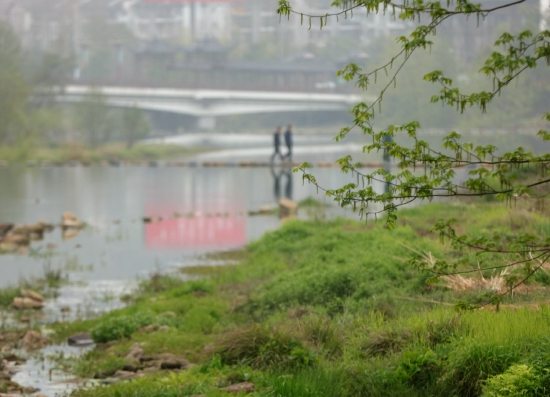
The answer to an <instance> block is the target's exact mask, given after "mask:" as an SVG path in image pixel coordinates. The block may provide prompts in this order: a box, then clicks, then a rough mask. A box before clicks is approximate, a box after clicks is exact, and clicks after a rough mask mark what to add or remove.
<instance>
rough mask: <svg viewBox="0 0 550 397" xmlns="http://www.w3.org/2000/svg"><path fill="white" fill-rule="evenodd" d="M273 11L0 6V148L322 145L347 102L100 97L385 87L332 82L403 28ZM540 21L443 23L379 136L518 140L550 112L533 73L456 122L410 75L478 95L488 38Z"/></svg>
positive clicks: (301, 6)
mask: <svg viewBox="0 0 550 397" xmlns="http://www.w3.org/2000/svg"><path fill="white" fill-rule="evenodd" d="M483 3H484V4H485V3H486V5H487V6H491V5H495V4H498V1H493V0H490V1H489V0H486V1H484V2H483ZM292 5H293V7H294V9H296V10H299V11H301V12H302V11H303V12H304V13H311V14H316V15H325V14H326V13H327V12H332V11H334V10H333V9H331V8H329V7H328V6H329V2H328V1H320V0H296V1H294V2H292ZM276 7H277V2H276V1H262V2H260V1H253V0H242V1H232V0H225V1H221V0H220V1H216V2H214V1H195V2H190V1H186V0H179V1H174V0H170V1H168V0H78V1H75V0H48V1H45V0H16V1H15V0H0V51H1V55H2V56H1V58H0V119H2V121H3V122H2V125H1V126H0V146H2V145H3V146H4V147H5V146H10V147H19V148H22V149H21V153H23V155H25V154H26V153H28V152H29V151H30V150H31V148H36V147H40V146H44V145H45V146H63V145H67V144H72V145H76V144H81V145H88V146H90V147H98V146H100V145H102V144H106V143H109V142H114V141H118V142H125V144H126V145H127V147H131V146H133V145H134V143H135V142H136V141H137V140H139V139H143V138H158V137H162V138H165V137H169V136H174V135H176V136H181V135H185V134H197V133H199V134H200V133H217V134H219V133H239V134H241V133H253V134H258V133H259V134H264V135H270V134H271V133H272V132H273V130H274V128H275V127H276V126H277V125H286V124H287V123H292V124H294V125H295V127H296V131H297V133H298V134H307V133H312V134H326V135H327V136H328V135H330V136H333V135H334V134H336V132H337V131H338V130H339V128H341V127H343V126H345V125H348V124H349V123H350V120H351V116H350V115H349V114H348V109H351V107H352V106H353V103H351V102H350V103H349V105H346V106H345V107H343V106H340V108H339V109H338V110H315V109H313V110H307V109H306V110H304V109H297V110H296V111H293V109H290V110H287V111H277V112H272V111H269V112H261V111H254V112H251V111H243V112H242V113H243V114H231V115H221V116H208V115H206V116H204V115H203V116H198V117H197V116H196V115H193V114H185V112H181V111H178V112H175V111H169V110H168V111H166V109H164V110H151V109H150V107H149V108H145V109H140V105H139V101H140V98H139V97H136V98H135V101H136V102H135V104H134V105H133V106H127V105H126V106H119V105H117V106H113V102H112V101H111V98H110V97H109V95H108V94H106V91H105V88H106V87H111V88H112V87H123V88H132V89H147V88H153V89H176V90H190V92H199V91H198V90H217V91H223V92H231V93H242V92H251V91H252V92H263V93H268V94H270V93H271V94H275V93H305V94H334V95H338V94H340V95H357V98H358V99H360V98H364V99H366V100H368V95H370V96H371V97H372V96H373V95H377V94H378V92H379V91H380V87H382V86H383V84H385V82H387V77H386V76H385V75H384V74H383V73H380V74H379V75H378V76H377V77H378V78H377V83H376V84H374V86H373V87H372V91H371V90H369V91H368V92H367V93H365V92H363V91H361V90H359V89H357V88H356V87H355V86H354V84H353V82H345V81H344V80H343V79H342V78H340V77H337V76H336V71H337V70H339V69H341V68H343V67H344V66H345V65H346V64H348V63H350V62H354V63H356V64H357V65H359V66H360V67H361V68H363V70H370V69H373V68H375V67H377V66H380V65H381V64H383V63H385V62H387V60H388V59H391V57H392V56H393V55H394V54H396V53H397V52H398V50H399V45H398V44H397V43H396V37H399V36H401V35H407V34H408V33H409V32H410V31H411V30H412V29H413V28H414V27H415V25H414V24H412V23H410V22H403V21H401V20H400V19H398V18H394V17H392V16H390V15H383V14H382V13H380V14H374V15H370V16H369V17H368V18H366V14H365V12H364V11H357V12H355V13H354V15H353V16H352V15H351V14H350V15H347V18H340V20H339V22H336V20H334V19H329V22H328V24H327V25H326V26H323V27H322V29H321V28H320V26H319V20H318V19H313V20H312V21H311V28H310V20H309V19H308V18H307V17H306V18H303V20H301V18H300V16H296V15H292V16H291V17H290V19H289V20H287V19H286V18H283V19H282V20H280V18H279V16H278V15H277V14H276ZM547 10H548V4H547V0H541V1H540V2H539V1H538V0H529V1H528V2H526V3H525V4H523V5H521V6H520V7H518V8H513V9H511V10H501V11H499V12H496V13H492V14H491V15H490V16H489V17H488V18H486V19H481V20H477V19H476V18H470V19H467V18H453V19H452V21H450V22H449V23H444V24H443V25H442V26H441V27H440V28H438V34H437V37H436V38H434V39H433V41H434V45H433V46H432V48H431V49H427V50H425V51H422V52H420V51H419V52H418V53H417V54H415V55H414V56H413V57H412V58H411V59H410V61H409V63H408V65H407V67H406V68H405V69H404V70H403V71H402V72H401V73H400V74H399V77H398V78H397V88H396V89H393V88H392V89H391V90H390V92H389V94H387V95H386V96H385V98H384V101H383V106H382V110H383V113H381V114H380V115H378V116H377V118H376V124H377V126H378V127H385V126H386V125H387V124H389V123H393V124H399V123H404V122H409V121H412V120H418V121H419V122H420V123H421V125H422V127H423V131H424V132H425V133H426V134H430V135H435V136H439V135H441V134H443V133H445V132H448V131H450V130H458V131H461V132H463V133H466V134H473V135H482V136H490V135H492V134H510V133H512V134H514V135H516V136H517V135H518V134H521V135H522V136H525V138H521V140H526V141H529V142H530V138H528V137H529V136H533V135H534V134H535V133H536V132H537V131H538V130H539V129H540V128H541V126H542V125H543V124H542V123H543V121H542V119H541V117H542V114H543V112H544V111H548V106H547V105H548V103H550V84H549V83H550V81H549V80H550V76H549V75H548V73H547V72H546V71H545V70H543V69H544V68H539V69H537V70H533V71H530V72H529V73H527V74H525V75H524V76H522V77H521V78H520V79H519V82H518V83H517V84H516V83H514V86H512V87H507V88H506V90H507V91H509V92H508V93H507V95H506V96H504V97H502V98H498V99H497V100H496V101H495V103H494V105H491V107H490V108H489V112H488V113H486V114H482V113H481V112H480V111H479V110H477V109H473V110H469V111H468V115H467V117H463V116H461V115H460V113H459V112H456V111H455V110H454V109H448V108H442V107H441V105H440V104H431V103H430V97H431V96H432V95H434V94H437V93H438V91H439V87H438V86H436V85H433V84H430V83H428V82H425V81H423V80H422V77H423V76H424V75H425V74H426V73H428V72H430V71H432V70H434V69H441V70H444V71H445V73H446V74H447V75H448V76H449V77H452V78H453V79H454V81H455V84H456V85H459V86H460V87H461V89H463V90H464V91H465V92H468V91H473V90H479V89H480V88H487V89H490V88H491V87H492V81H491V80H490V79H489V78H486V77H484V76H481V75H480V74H479V73H478V71H479V69H480V67H481V66H482V65H483V62H484V60H485V59H486V58H487V56H488V55H489V54H490V53H491V52H492V51H493V50H494V48H493V43H494V42H495V40H496V39H497V37H498V36H499V35H500V34H501V33H502V32H505V31H511V32H518V31H521V30H524V29H532V30H535V31H538V30H539V29H541V28H543V27H544V26H545V24H546V23H547V21H548V12H547ZM391 72H392V71H391V70H388V73H390V75H391ZM74 86H76V87H85V89H86V93H85V95H82V96H81V97H79V98H80V99H78V100H76V99H75V100H72V102H71V101H69V100H66V101H62V100H60V95H61V94H62V93H63V92H64V90H66V89H67V87H74ZM140 92H142V91H140ZM204 101H205V100H203V102H204ZM197 102H200V99H197ZM228 103H229V104H230V103H231V101H230V100H229V101H228ZM187 113H189V112H187ZM237 113H238V112H237ZM350 139H351V140H360V139H361V137H360V136H355V137H354V136H352V137H351V138H350ZM488 139H489V140H490V139H491V138H488ZM504 140H505V139H504ZM175 142H178V141H177V140H176V141H175ZM181 142H187V141H185V139H184V140H183V141H180V143H181ZM269 142H270V141H266V143H269ZM237 144H238V143H237ZM241 144H243V143H241ZM244 144H246V143H244ZM222 146H223V144H222Z"/></svg>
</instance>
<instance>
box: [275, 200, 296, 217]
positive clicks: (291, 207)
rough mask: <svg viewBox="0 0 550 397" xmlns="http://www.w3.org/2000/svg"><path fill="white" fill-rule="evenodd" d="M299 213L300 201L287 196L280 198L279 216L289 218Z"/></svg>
mask: <svg viewBox="0 0 550 397" xmlns="http://www.w3.org/2000/svg"><path fill="white" fill-rule="evenodd" d="M297 213H298V203H296V202H295V201H292V200H289V199H287V198H284V199H281V200H279V218H281V219H283V218H289V217H292V216H296V214H297Z"/></svg>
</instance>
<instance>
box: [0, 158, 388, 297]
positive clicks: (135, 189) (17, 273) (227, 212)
mask: <svg viewBox="0 0 550 397" xmlns="http://www.w3.org/2000/svg"><path fill="white" fill-rule="evenodd" d="M315 174H316V178H317V180H318V181H319V183H320V184H321V185H323V186H341V185H342V184H344V183H348V182H350V179H349V178H350V177H351V176H350V175H345V174H342V173H341V172H340V170H338V169H335V168H334V169H322V170H321V169H319V170H315ZM300 180H301V176H300V175H299V174H294V173H292V170H291V169H290V168H283V169H278V168H277V169H273V170H272V169H269V168H235V167H233V168H178V167H156V168H152V167H60V168H30V169H29V168H16V167H14V168H11V167H9V168H5V169H0V186H11V184H12V183H14V186H15V187H16V188H14V189H11V188H10V189H0V223H1V222H12V223H15V224H23V223H27V224H34V223H36V222H37V221H41V220H43V221H46V222H49V223H53V224H59V222H60V221H61V215H62V214H63V213H64V212H66V211H71V212H72V213H74V214H75V215H76V216H78V218H79V219H81V220H82V221H85V222H86V223H87V224H88V227H87V228H86V229H84V230H82V231H81V232H80V233H79V234H78V235H75V236H65V237H72V239H70V240H65V239H63V237H62V235H61V233H58V232H55V233H48V234H45V235H44V240H43V241H37V242H33V243H32V250H33V252H34V254H33V255H30V254H29V255H16V254H14V255H11V254H10V255H1V256H0V271H1V275H2V277H0V287H2V286H6V285H11V284H15V283H17V282H18V281H19V280H20V279H21V278H26V279H28V278H31V277H40V276H42V275H43V269H44V264H45V262H46V261H48V262H49V263H50V264H51V266H53V267H55V268H60V269H63V270H64V271H67V272H69V273H70V275H71V279H75V280H85V281H88V282H89V281H92V280H97V281H101V280H131V279H135V277H136V275H148V274H150V273H151V272H153V271H156V269H157V268H159V267H160V268H171V267H174V266H183V265H185V264H186V263H187V262H189V261H190V260H191V261H192V260H195V259H194V258H195V256H196V255H197V254H201V253H204V252H210V251H215V250H226V249H229V248H238V247H242V246H244V245H245V244H246V243H248V242H250V241H251V240H255V239H258V238H259V237H260V236H262V235H263V234H264V233H265V232H266V231H268V230H273V229H276V228H277V227H279V225H280V220H279V219H278V218H276V217H247V216H246V215H245V214H246V213H247V212H248V211H250V210H252V211H255V210H258V209H260V208H261V207H262V206H273V205H274V204H276V203H277V202H278V199H279V198H283V197H288V198H291V199H293V200H294V201H300V200H303V199H305V198H307V197H310V196H316V195H317V191H316V189H315V187H314V186H312V185H310V184H307V183H306V184H302V183H299V181H300ZM379 188H381V186H380V187H379ZM329 211H331V213H332V214H335V215H336V214H340V215H345V214H346V213H347V212H346V211H344V210H341V209H339V208H338V207H334V208H330V209H329ZM143 217H151V218H152V219H153V221H152V222H151V223H145V224H144V223H143V221H142V218H143ZM52 247H55V249H52ZM47 252H52V255H48V257H47V258H46V257H45V254H46V253H47ZM69 258H70V260H69ZM69 262H71V263H78V264H79V266H73V265H71V266H70V268H69ZM91 264H93V268H91V267H90V266H89V265H91ZM83 269H90V270H83Z"/></svg>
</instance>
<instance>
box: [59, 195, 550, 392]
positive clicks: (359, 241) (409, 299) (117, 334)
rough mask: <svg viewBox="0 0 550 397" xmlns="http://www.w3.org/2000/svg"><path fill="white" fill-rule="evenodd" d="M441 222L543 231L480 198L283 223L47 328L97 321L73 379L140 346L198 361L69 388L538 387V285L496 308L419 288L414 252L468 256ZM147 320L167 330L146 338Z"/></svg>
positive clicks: (536, 220) (543, 378) (545, 347)
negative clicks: (221, 259)
mask: <svg viewBox="0 0 550 397" xmlns="http://www.w3.org/2000/svg"><path fill="white" fill-rule="evenodd" d="M443 217H455V218H457V219H459V221H461V222H462V223H460V228H461V232H464V233H466V232H468V233H472V234H474V235H483V234H484V233H489V232H501V233H505V234H507V235H509V236H512V235H513V234H514V233H517V232H518V231H522V232H531V231H536V230H539V231H540V230H546V228H545V227H544V225H545V223H546V221H545V220H544V218H543V217H539V216H537V214H536V213H531V212H528V211H524V210H520V209H518V208H508V207H506V206H504V205H500V204H498V205H495V204H487V203H485V204H479V205H467V204H456V205H455V204H450V205H449V204H448V205H444V204H432V205H427V206H424V207H419V208H414V209H409V210H406V211H403V213H402V217H401V218H400V222H399V223H398V227H397V228H396V229H395V230H393V231H390V230H387V229H386V228H384V224H383V223H382V222H380V223H368V224H365V223H360V222H353V221H349V220H335V221H330V222H319V221H314V222H302V221H289V222H287V223H285V224H284V226H283V227H281V228H280V229H279V230H276V231H274V232H270V233H267V234H266V235H265V236H264V237H262V238H261V239H260V240H258V241H257V242H255V243H252V244H250V245H249V246H248V247H247V248H246V249H245V250H243V251H242V252H240V253H231V254H230V255H229V256H228V258H229V259H237V260H239V261H240V263H239V264H238V265H235V266H227V267H216V268H212V269H210V268H209V269H204V268H197V269H193V270H192V272H193V273H194V274H195V275H200V276H202V277H203V278H202V279H199V280H193V281H187V282H185V281H182V280H179V279H173V278H170V277H165V276H154V277H152V278H151V279H150V280H148V281H147V282H144V283H143V284H142V285H141V287H140V290H139V292H138V293H137V295H136V298H135V299H134V300H133V304H132V305H130V306H129V307H127V308H125V309H121V310H117V311H115V312H112V313H109V314H107V315H105V316H103V317H100V318H98V319H95V320H91V321H87V322H82V323H72V324H57V325H55V326H54V328H55V329H56V330H57V335H58V337H59V338H61V337H66V336H67V335H68V334H69V333H74V332H79V331H86V330H94V331H93V334H94V337H95V338H96V340H98V341H103V342H105V341H110V344H109V346H110V347H109V348H108V349H104V350H96V351H93V352H91V353H89V354H88V355H86V357H84V359H81V360H78V361H76V362H73V363H71V362H69V363H67V365H72V366H73V370H74V371H75V372H76V373H79V374H81V375H86V376H92V375H94V376H104V375H106V374H109V373H113V372H114V371H116V370H117V369H120V368H121V367H122V366H123V365H124V363H125V362H124V357H125V356H126V354H127V352H128V350H129V349H130V347H131V346H132V345H133V344H134V343H136V342H139V343H143V348H144V350H145V352H146V353H147V354H155V353H174V354H178V355H182V356H185V357H186V358H188V359H189V360H190V361H191V362H193V363H195V364H197V365H196V366H194V367H192V369H190V370H189V371H187V372H181V373H177V374H168V373H162V374H157V375H152V376H148V377H145V378H143V379H139V380H135V381H132V382H127V383H119V384H116V385H112V386H106V387H99V388H96V389H91V390H81V391H78V392H75V395H76V396H82V397H87V396H121V395H131V396H189V395H192V394H205V395H207V396H218V395H222V393H221V392H220V391H219V390H218V389H219V388H220V387H223V386H225V385H227V384H230V383H235V382H238V381H244V380H249V381H252V382H254V383H255V384H256V391H255V392H254V393H253V395H254V396H262V397H279V396H280V397H287V396H288V397H300V396H336V397H339V396H342V397H348V396H349V397H355V396H369V397H398V396H399V397H401V396H404V395H406V396H410V397H432V396H433V397H482V396H483V397H494V396H497V395H500V394H498V393H500V391H502V390H503V388H507V387H508V386H509V385H510V384H512V385H516V384H517V385H518V387H519V389H518V390H527V391H528V392H529V393H535V394H532V395H533V396H539V395H545V394H541V393H542V392H541V390H542V391H545V390H550V389H549V388H548V386H547V385H550V382H549V381H548V379H549V377H548V376H547V375H546V370H545V368H548V367H550V337H548V335H549V334H550V309H548V308H547V307H546V306H545V305H544V304H539V303H535V302H539V301H542V300H547V299H548V297H549V294H548V291H547V290H546V289H545V288H536V289H533V290H532V291H529V292H528V293H518V294H517V295H516V296H514V297H511V296H508V297H506V298H505V299H504V302H503V304H502V305H501V306H500V311H493V310H491V308H488V307H487V308H485V309H484V310H477V311H469V312H464V311H462V312H458V311H456V310H455V308H454V307H453V303H454V302H456V301H457V300H459V299H474V300H475V299H476V297H477V295H479V294H481V293H483V291H468V292H453V291H451V290H450V289H449V288H447V287H446V286H445V285H444V284H443V283H436V284H435V285H433V284H432V285H427V284H426V283H425V281H426V279H427V275H426V274H423V273H422V272H420V271H418V270H416V269H413V268H409V267H408V266H407V264H406V260H407V258H409V257H410V255H411V253H412V250H416V251H418V252H427V251H429V252H431V253H433V254H434V255H435V256H436V257H438V258H443V259H453V258H458V257H461V256H464V255H466V256H469V255H472V254H471V253H468V252H459V251H455V250H454V249H453V248H452V247H450V246H448V245H441V244H440V243H439V240H438V236H437V235H434V234H433V233H431V232H430V229H431V226H432V225H433V223H434V222H435V221H436V220H437V219H439V218H443ZM518 225H520V226H521V227H520V228H518ZM549 230H550V229H549ZM474 259H475V258H474V257H472V260H474ZM484 260H487V261H489V260H490V261H497V260H498V258H496V257H489V258H485V259H484ZM501 260H502V259H501ZM475 276H477V277H479V274H476V275H475ZM542 284H544V283H542ZM530 286H532V287H535V286H536V283H535V281H532V282H531V284H530ZM524 304H527V305H524ZM145 324H157V325H161V324H165V325H168V326H169V329H168V330H165V331H155V332H151V333H145V332H142V331H140V330H139V328H140V327H141V326H143V325H145ZM495 390H496V391H495ZM499 390H500V391H499ZM491 393H492V394H491ZM495 393H497V394H495ZM536 393H539V394H536ZM512 395H514V394H502V396H503V397H504V396H506V397H507V396H512ZM526 395H531V394H526ZM514 396H515V395H514ZM518 396H519V395H518Z"/></svg>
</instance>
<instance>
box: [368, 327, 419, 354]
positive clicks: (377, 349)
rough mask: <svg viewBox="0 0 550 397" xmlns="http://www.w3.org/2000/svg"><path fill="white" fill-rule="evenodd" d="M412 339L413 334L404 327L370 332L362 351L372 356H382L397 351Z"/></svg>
mask: <svg viewBox="0 0 550 397" xmlns="http://www.w3.org/2000/svg"><path fill="white" fill-rule="evenodd" d="M412 339H413V334H412V333H410V332H409V331H408V330H406V329H390V330H382V331H380V332H375V333H372V334H371V335H370V336H369V340H368V341H367V343H366V344H365V345H364V348H363V350H364V352H366V353H367V354H368V355H372V356H383V355H385V354H388V353H392V352H399V351H401V350H403V348H404V347H405V346H406V345H407V344H409V343H410V342H411V341H412Z"/></svg>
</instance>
